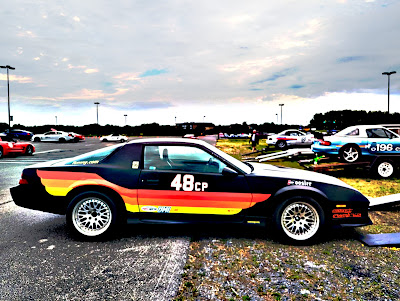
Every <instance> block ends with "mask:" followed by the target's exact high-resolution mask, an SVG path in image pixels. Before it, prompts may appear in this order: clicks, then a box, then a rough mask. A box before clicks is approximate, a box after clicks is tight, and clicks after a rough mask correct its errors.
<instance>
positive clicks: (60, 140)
mask: <svg viewBox="0 0 400 301" xmlns="http://www.w3.org/2000/svg"><path fill="white" fill-rule="evenodd" d="M65 141H66V140H65V138H60V139H58V142H62V143H64V142H65Z"/></svg>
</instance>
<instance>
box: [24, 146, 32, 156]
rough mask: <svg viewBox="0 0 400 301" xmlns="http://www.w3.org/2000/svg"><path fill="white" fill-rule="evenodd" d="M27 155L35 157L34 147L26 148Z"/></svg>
mask: <svg viewBox="0 0 400 301" xmlns="http://www.w3.org/2000/svg"><path fill="white" fill-rule="evenodd" d="M25 155H27V156H31V155H33V147H32V145H28V146H27V147H26V150H25Z"/></svg>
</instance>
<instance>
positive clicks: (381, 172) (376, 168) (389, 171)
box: [371, 159, 396, 179]
mask: <svg viewBox="0 0 400 301" xmlns="http://www.w3.org/2000/svg"><path fill="white" fill-rule="evenodd" d="M371 168H372V172H373V175H374V176H375V177H377V178H383V179H387V178H390V177H391V176H393V175H394V174H395V172H396V165H395V164H394V162H393V161H392V160H388V159H380V160H378V161H377V162H375V163H374V165H372V167H371Z"/></svg>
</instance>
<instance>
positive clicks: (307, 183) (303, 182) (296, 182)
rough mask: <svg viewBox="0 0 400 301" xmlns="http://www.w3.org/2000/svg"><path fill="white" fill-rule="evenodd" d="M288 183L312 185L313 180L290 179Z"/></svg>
mask: <svg viewBox="0 0 400 301" xmlns="http://www.w3.org/2000/svg"><path fill="white" fill-rule="evenodd" d="M287 184H288V185H298V186H312V182H310V181H306V180H301V181H300V180H288V182H287Z"/></svg>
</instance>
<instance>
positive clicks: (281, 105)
mask: <svg viewBox="0 0 400 301" xmlns="http://www.w3.org/2000/svg"><path fill="white" fill-rule="evenodd" d="M279 106H280V107H281V124H283V123H282V107H283V106H284V104H283V103H280V104H279Z"/></svg>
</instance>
